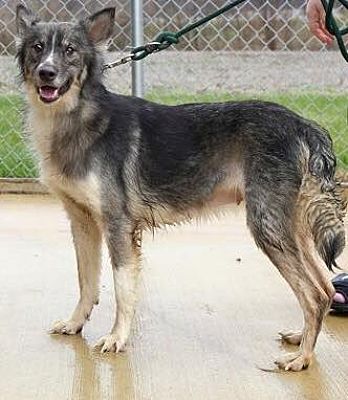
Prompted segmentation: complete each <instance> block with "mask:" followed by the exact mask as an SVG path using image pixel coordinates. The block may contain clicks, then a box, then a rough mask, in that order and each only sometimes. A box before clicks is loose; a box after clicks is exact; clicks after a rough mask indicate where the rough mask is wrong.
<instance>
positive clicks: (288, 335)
mask: <svg viewBox="0 0 348 400" xmlns="http://www.w3.org/2000/svg"><path fill="white" fill-rule="evenodd" d="M279 335H280V339H281V340H282V341H283V342H286V343H289V344H293V345H295V346H299V345H300V343H301V341H302V336H303V333H302V331H295V332H294V331H282V332H279Z"/></svg>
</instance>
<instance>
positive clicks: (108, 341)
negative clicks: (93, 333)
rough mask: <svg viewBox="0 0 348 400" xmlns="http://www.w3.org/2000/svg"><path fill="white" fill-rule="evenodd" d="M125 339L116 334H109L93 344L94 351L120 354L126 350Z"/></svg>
mask: <svg viewBox="0 0 348 400" xmlns="http://www.w3.org/2000/svg"><path fill="white" fill-rule="evenodd" d="M126 341H127V338H122V337H121V336H120V335H118V334H117V333H110V334H109V335H106V336H103V337H102V338H100V339H99V340H98V342H97V343H96V344H95V346H94V348H95V349H100V352H101V353H120V352H122V351H125V350H126Z"/></svg>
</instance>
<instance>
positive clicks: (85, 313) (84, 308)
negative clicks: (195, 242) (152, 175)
mask: <svg viewBox="0 0 348 400" xmlns="http://www.w3.org/2000/svg"><path fill="white" fill-rule="evenodd" d="M61 200H62V201H63V204H64V207H65V210H66V211H67V213H68V216H69V218H70V222H71V231H72V235H73V240H74V246H75V252H76V260H77V267H78V277H79V286H80V299H79V302H78V303H77V305H76V308H75V310H74V312H73V314H72V316H71V318H70V319H69V320H67V321H58V322H56V323H55V324H54V325H53V327H52V329H51V331H50V332H51V333H62V334H70V335H73V334H75V333H78V332H80V331H81V329H82V328H83V325H84V323H85V322H86V320H87V319H88V318H89V316H90V314H91V312H92V308H93V305H94V304H98V298H99V276H100V269H101V241H102V235H101V231H100V229H99V226H98V224H97V222H96V220H95V219H94V217H93V215H92V214H91V212H90V211H89V210H88V209H86V208H85V207H83V206H80V205H79V204H77V203H75V202H74V201H73V200H71V199H69V198H67V197H65V196H61Z"/></svg>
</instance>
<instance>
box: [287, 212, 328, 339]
mask: <svg viewBox="0 0 348 400" xmlns="http://www.w3.org/2000/svg"><path fill="white" fill-rule="evenodd" d="M301 222H302V225H303V220H302V221H299V223H301ZM298 232H299V233H298V235H297V236H298V245H299V248H301V249H302V258H303V263H304V264H305V266H306V268H307V271H308V272H309V273H310V274H311V276H312V279H313V280H314V281H316V283H317V285H318V286H320V287H321V288H322V289H323V290H324V292H325V293H326V295H327V296H328V298H329V300H330V303H331V301H332V298H333V296H334V294H335V289H334V287H333V285H332V283H331V281H330V279H329V277H328V275H327V272H326V269H325V265H324V262H323V260H321V259H320V257H319V255H318V252H317V251H316V249H315V246H314V242H313V239H312V238H311V234H310V232H308V233H306V232H303V227H302V226H299V229H298ZM328 308H329V307H328ZM327 311H328V309H327ZM279 334H280V336H281V339H282V340H283V341H284V342H287V343H290V344H294V345H300V344H301V341H302V337H303V331H296V332H293V331H284V332H279Z"/></svg>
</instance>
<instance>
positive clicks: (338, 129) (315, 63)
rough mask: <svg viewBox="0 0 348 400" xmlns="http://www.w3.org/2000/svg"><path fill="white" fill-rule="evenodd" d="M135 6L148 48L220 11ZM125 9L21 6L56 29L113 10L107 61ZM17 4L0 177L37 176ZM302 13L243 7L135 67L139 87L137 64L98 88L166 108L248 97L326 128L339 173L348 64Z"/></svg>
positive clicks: (1, 7)
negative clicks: (18, 51) (17, 58)
mask: <svg viewBox="0 0 348 400" xmlns="http://www.w3.org/2000/svg"><path fill="white" fill-rule="evenodd" d="M133 1H135V2H136V0H133ZM142 1H143V26H139V25H138V26H136V25H135V24H136V23H137V21H140V20H139V18H137V19H135V18H134V19H133V28H135V29H134V30H133V32H137V35H136V38H137V42H138V43H139V41H141V35H142V30H143V32H144V40H145V41H150V40H152V39H153V38H154V37H155V36H157V34H158V33H159V32H160V31H163V30H169V31H176V30H178V29H180V28H182V27H183V26H185V25H186V24H187V23H189V22H192V21H194V20H197V19H199V18H202V17H203V16H206V15H207V14H209V13H211V12H213V11H215V10H216V9H218V8H219V7H221V6H223V5H225V4H226V3H227V1H224V0H196V1H194V2H193V1H189V0H142ZM130 3H131V2H130V1H126V0H116V1H115V0H114V1H108V0H94V1H92V0H90V1H82V0H67V1H63V0H55V1H51V0H32V1H30V6H31V7H32V8H33V9H34V10H35V11H37V12H38V14H39V15H40V16H41V17H42V18H43V19H45V20H59V21H62V20H65V21H66V20H71V19H76V18H82V17H84V16H86V15H88V14H90V13H92V12H94V11H96V10H98V9H100V8H102V7H107V6H116V29H115V35H114V39H113V41H112V44H111V46H110V53H109V54H108V55H107V59H108V60H114V59H117V58H118V57H119V56H120V55H121V53H122V52H123V51H127V49H126V47H127V46H129V45H131V43H132V9H131V4H130ZM16 4H17V1H13V0H11V1H6V0H5V1H4V0H2V1H0V177H10V178H11V177H33V176H36V175H37V168H36V162H35V159H34V158H33V156H32V155H31V153H30V150H28V146H27V145H25V143H24V142H25V135H24V134H23V128H22V123H21V116H22V109H23V100H22V98H23V96H22V94H21V90H20V88H19V84H18V80H17V68H16V65H15V62H14V57H13V56H14V53H15V7H16ZM133 10H134V8H133ZM304 10H305V1H304V0H288V1H286V0H273V1H272V0H269V1H261V0H253V1H247V2H245V3H244V4H243V5H242V6H239V7H237V8H236V9H234V10H232V11H229V12H227V13H226V14H224V15H223V16H220V17H218V18H216V19H215V20H214V21H213V22H211V23H208V24H207V25H205V26H204V27H202V28H200V29H197V30H196V31H194V32H191V33H189V34H188V35H186V36H185V37H183V38H182V40H181V41H180V43H179V44H178V45H177V46H173V48H172V49H169V50H166V51H163V52H161V53H158V54H156V55H152V56H150V57H148V58H147V59H146V60H145V61H144V62H143V66H144V85H143V84H142V83H141V82H139V76H141V74H142V72H141V68H140V67H138V66H137V67H133V74H131V69H130V67H129V66H122V67H119V68H117V69H115V70H112V71H109V72H107V74H106V79H105V82H106V84H107V86H108V87H109V88H111V89H113V90H116V91H117V92H121V93H125V94H129V93H130V92H131V87H132V77H133V88H134V87H136V85H138V86H137V87H138V89H137V91H136V93H137V94H142V92H143V93H144V96H145V97H147V98H149V99H151V100H156V101H160V102H165V103H170V104H175V103H183V102H188V101H189V102H191V101H220V100H228V99H245V98H251V97H252V98H260V99H266V100H272V101H276V102H279V103H282V104H284V105H286V106H288V107H290V108H292V109H293V110H295V111H297V112H299V113H301V114H302V115H304V116H306V117H309V118H311V119H314V120H316V121H317V122H319V123H320V124H322V125H324V126H325V127H326V128H328V129H329V131H330V132H331V134H332V137H333V139H334V144H335V149H336V153H337V155H338V158H339V163H340V166H342V167H345V168H348V126H347V94H348V74H347V65H346V63H345V62H344V60H343V58H341V57H340V54H339V52H338V51H337V48H336V47H335V46H334V47H332V48H330V49H326V48H324V46H323V45H322V44H321V43H320V42H319V41H318V40H317V39H315V38H314V37H313V36H312V35H311V34H310V33H309V31H308V29H307V24H306V19H305V11H304ZM335 12H336V15H338V17H339V19H340V20H341V21H342V23H346V24H347V21H348V13H347V12H346V11H345V10H344V9H343V8H342V7H339V8H337V9H336V10H335ZM133 39H134V38H133ZM133 42H134V40H133ZM139 66H140V64H139ZM136 69H138V72H137V73H136V72H135V70H136ZM139 71H140V72H139ZM136 77H137V78H136ZM134 79H137V80H138V81H137V82H135V84H134Z"/></svg>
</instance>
